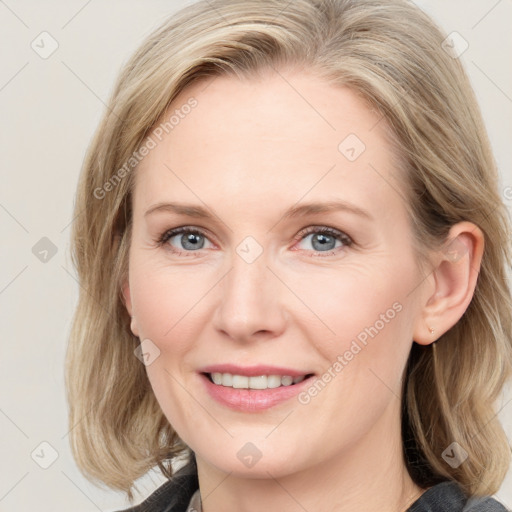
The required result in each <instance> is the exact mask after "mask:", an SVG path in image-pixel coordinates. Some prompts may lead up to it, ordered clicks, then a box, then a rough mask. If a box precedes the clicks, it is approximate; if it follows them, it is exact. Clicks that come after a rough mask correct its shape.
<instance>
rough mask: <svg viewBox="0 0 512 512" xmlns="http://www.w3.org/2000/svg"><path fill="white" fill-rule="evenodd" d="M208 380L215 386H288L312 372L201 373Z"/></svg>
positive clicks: (238, 387) (302, 379)
mask: <svg viewBox="0 0 512 512" xmlns="http://www.w3.org/2000/svg"><path fill="white" fill-rule="evenodd" d="M203 375H205V376H206V377H207V378H208V380H209V381H210V382H212V383H213V384H215V385H217V386H224V387H229V388H233V389H259V390H261V389H275V388H279V387H290V386H293V385H295V384H299V383H300V382H302V381H304V380H306V379H309V378H310V377H312V376H313V374H312V373H308V374H306V375H300V376H298V377H292V376H290V375H255V376H250V377H249V376H247V375H236V374H232V373H219V372H212V373H203Z"/></svg>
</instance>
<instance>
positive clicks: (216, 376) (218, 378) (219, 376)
mask: <svg viewBox="0 0 512 512" xmlns="http://www.w3.org/2000/svg"><path fill="white" fill-rule="evenodd" d="M212 380H213V382H215V384H222V373H212Z"/></svg>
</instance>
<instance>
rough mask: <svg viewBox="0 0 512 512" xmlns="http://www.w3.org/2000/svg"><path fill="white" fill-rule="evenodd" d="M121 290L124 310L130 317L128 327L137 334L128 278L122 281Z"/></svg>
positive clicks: (137, 329) (137, 328)
mask: <svg viewBox="0 0 512 512" xmlns="http://www.w3.org/2000/svg"><path fill="white" fill-rule="evenodd" d="M121 290H122V293H123V298H124V305H125V307H126V310H127V311H128V314H129V315H130V317H131V322H130V329H131V331H132V333H133V334H134V335H135V336H139V327H138V325H137V319H136V318H135V315H134V313H133V306H132V297H131V292H130V282H129V281H128V279H126V280H125V281H124V283H123V286H122V288H121Z"/></svg>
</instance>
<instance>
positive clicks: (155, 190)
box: [135, 72, 404, 210]
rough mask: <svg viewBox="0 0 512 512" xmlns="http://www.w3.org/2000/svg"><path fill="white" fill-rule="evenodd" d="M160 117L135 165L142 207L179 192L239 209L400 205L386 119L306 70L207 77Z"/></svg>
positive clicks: (180, 196)
mask: <svg viewBox="0 0 512 512" xmlns="http://www.w3.org/2000/svg"><path fill="white" fill-rule="evenodd" d="M192 104H193V105H195V106H194V107H193V108H189V107H188V106H187V105H192ZM170 121H171V122H170ZM166 122H167V125H165V124H160V125H159V126H160V130H158V126H157V127H156V129H155V130H154V132H153V134H152V137H153V139H154V140H155V142H156V146H155V148H154V149H152V150H151V151H150V153H149V154H148V155H147V156H146V157H145V158H144V160H143V161H142V162H141V164H140V165H139V168H138V169H137V173H136V175H137V179H136V193H135V196H136V199H135V202H136V204H137V203H138V204H139V206H140V207H143V208H144V207H148V206H149V205H150V204H152V203H154V202H157V201H165V200H170V199H177V198H178V197H179V198H182V199H183V200H185V199H186V200H187V201H196V202H197V201H198V199H200V200H201V201H202V202H205V203H206V204H207V205H208V206H211V207H213V208H214V209H216V208H217V207H223V206H228V205H227V204H226V203H225V200H226V198H229V201H230V203H229V206H231V207H233V208H235V207H238V208H242V209H243V208H247V207H248V205H251V204H252V205H258V204H259V205H261V204H262V201H264V203H265V208H266V209H271V206H272V205H275V206H278V205H280V204H281V205H283V204H284V203H290V204H293V203H296V202H298V201H300V200H301V199H303V198H304V200H305V199H307V200H315V201H318V200H333V199H339V198H342V199H350V200H351V201H352V202H354V203H359V204H360V205H361V207H367V208H368V209H373V210H378V209H379V208H384V207H386V209H387V210H389V209H390V208H391V207H392V206H393V205H395V206H396V207H397V208H398V207H400V206H402V207H403V204H402V205H400V203H403V198H404V194H403V193H401V190H400V189H401V188H402V186H403V183H401V180H400V177H399V175H398V172H397V170H396V158H395V155H394V153H393V151H392V148H391V145H390V143H389V141H388V139H387V137H386V130H387V129H388V127H387V124H386V122H385V120H384V119H382V116H381V115H380V114H379V113H378V112H376V111H374V110H372V109H371V108H370V107H369V106H368V104H367V103H366V102H364V100H363V99H362V98H360V97H358V96H357V94H356V93H354V92H353V91H351V90H349V89H347V88H344V87H339V86H334V85H331V84H328V83H325V82H323V81H321V80H320V79H318V78H316V77H314V76H312V75H308V74H305V73H303V72H301V73H298V72H287V73H284V72H283V73H280V72H268V73H267V74H265V75H263V76H261V77H259V78H258V79H239V78H237V77H231V76H220V77H214V78H210V79H208V80H206V81H202V82H199V83H196V84H194V85H193V86H190V87H188V88H187V89H185V90H184V91H182V92H181V93H180V95H179V96H177V97H176V98H175V100H174V101H173V103H172V105H171V108H170V109H169V110H168V112H167V113H166V115H165V116H164V117H163V118H162V123H166ZM184 196H186V197H184ZM209 203H211V204H209ZM395 203H396V204H395Z"/></svg>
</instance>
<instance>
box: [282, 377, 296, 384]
mask: <svg viewBox="0 0 512 512" xmlns="http://www.w3.org/2000/svg"><path fill="white" fill-rule="evenodd" d="M292 384H293V377H290V376H289V375H283V376H282V377H281V385H282V386H291V385H292Z"/></svg>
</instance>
